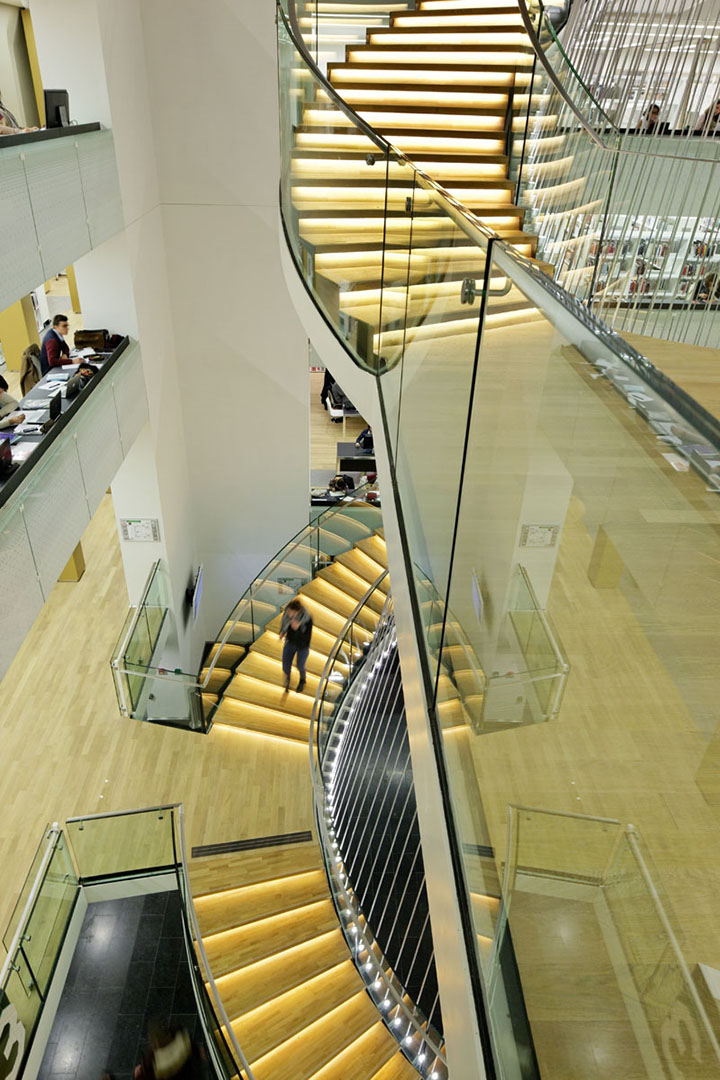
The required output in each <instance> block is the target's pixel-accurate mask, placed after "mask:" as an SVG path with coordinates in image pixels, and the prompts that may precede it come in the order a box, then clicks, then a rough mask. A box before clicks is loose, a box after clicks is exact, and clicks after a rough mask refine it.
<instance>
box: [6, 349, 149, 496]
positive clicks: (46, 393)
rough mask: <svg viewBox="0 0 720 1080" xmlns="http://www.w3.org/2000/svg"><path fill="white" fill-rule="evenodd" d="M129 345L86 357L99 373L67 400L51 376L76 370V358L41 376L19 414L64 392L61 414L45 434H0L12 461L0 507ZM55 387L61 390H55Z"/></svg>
mask: <svg viewBox="0 0 720 1080" xmlns="http://www.w3.org/2000/svg"><path fill="white" fill-rule="evenodd" d="M128 344H129V338H127V337H124V338H123V339H122V340H121V342H120V344H119V345H118V346H117V348H115V349H113V350H112V351H111V352H105V353H97V354H96V356H97V359H92V360H90V359H89V358H88V361H87V362H89V363H91V364H92V365H93V366H94V367H97V368H98V369H99V370H98V373H97V375H95V376H94V377H93V378H92V379H91V380H90V382H89V383H88V384H87V385H86V386H85V387H83V389H82V390H81V391H80V392H79V393H78V394H77V396H76V397H74V398H72V399H71V400H70V401H68V400H67V399H66V398H65V397H64V391H63V389H62V388H63V386H64V382H63V383H57V382H56V381H55V380H54V379H53V376H57V374H58V373H59V372H74V371H76V370H77V363H78V360H79V357H75V358H73V357H71V358H70V363H69V364H65V365H63V366H62V367H58V368H51V369H50V371H49V372H48V373H47V375H44V376H43V378H42V379H41V380H40V382H38V383H37V384H36V385H35V386H34V387H33V388H32V390H31V391H30V393H29V394H26V395H25V397H24V398H23V399H22V401H21V402H20V406H19V407H20V410H21V411H22V412H27V411H28V410H29V409H30V407H31V405H32V402H33V401H39V400H42V399H46V398H49V397H50V396H51V395H52V394H56V393H58V392H61V393H63V397H62V399H61V403H60V415H59V416H58V418H57V420H56V421H55V423H54V424H53V425H52V427H50V429H49V430H48V431H46V432H44V433H40V434H18V433H17V432H16V431H15V430H14V429H13V428H7V429H4V430H3V431H1V432H0V436H1V437H2V438H3V440H5V439H6V438H7V437H8V436H10V437H9V438H8V439H7V441H9V442H10V452H11V454H12V460H13V468H12V472H10V473H9V474H8V475H6V476H3V475H0V507H2V506H4V505H5V503H6V502H7V501H8V499H9V498H10V496H11V495H12V494H13V492H15V491H17V489H18V488H19V487H20V486H21V485H22V484H23V482H24V481H25V480H27V478H28V476H29V475H30V473H31V472H32V470H33V468H34V467H35V466H36V465H38V464H39V463H40V462H41V461H42V459H43V457H44V455H45V454H46V453H47V451H48V450H49V449H50V447H51V446H52V444H53V443H54V442H55V440H56V439H57V437H58V435H59V434H60V433H61V432H62V431H64V430H65V428H66V427H67V426H68V424H70V423H72V421H73V418H74V417H75V416H77V414H78V412H79V411H80V409H82V407H83V405H84V404H85V402H86V401H87V400H88V398H89V397H90V396H91V395H92V394H93V392H94V391H95V390H96V389H97V387H98V386H99V385H100V383H101V382H102V381H103V379H105V378H106V377H107V375H108V373H109V372H110V371H112V369H113V367H114V366H115V364H116V363H117V362H118V360H119V359H120V357H121V356H122V354H123V353H124V351H125V349H126V348H127V347H128ZM58 387H59V388H60V390H58Z"/></svg>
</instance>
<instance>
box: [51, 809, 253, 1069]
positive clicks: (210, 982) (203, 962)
mask: <svg viewBox="0 0 720 1080" xmlns="http://www.w3.org/2000/svg"><path fill="white" fill-rule="evenodd" d="M160 810H175V811H176V813H177V822H178V826H177V840H178V847H179V852H177V851H176V858H177V855H178V854H179V856H180V861H179V866H180V869H181V872H182V876H183V882H184V885H185V899H186V901H187V902H186V904H184V905H183V906H184V910H185V913H186V915H187V916H188V919H189V921H190V930H191V933H192V937H193V939H194V942H195V949H196V954H197V956H198V957H199V960H200V966H201V968H202V977H203V980H204V982H205V984H206V986H207V987H209V990H210V996H211V997H212V1000H213V1007H214V1009H215V1011H216V1015H217V1019H218V1020H219V1025H218V1026H219V1027H224V1030H225V1031H226V1033H227V1036H228V1039H229V1040H230V1043H231V1045H232V1048H233V1050H234V1052H235V1054H236V1055H237V1063H238V1064H240V1065H241V1066H242V1068H243V1069H244V1071H245V1073H246V1075H247V1077H248V1080H254V1076H253V1073H252V1069H251V1068H250V1066H249V1065H248V1063H247V1060H246V1058H245V1055H244V1054H243V1052H242V1049H241V1047H240V1044H239V1043H238V1041H237V1038H236V1036H235V1032H234V1031H233V1028H232V1025H231V1023H230V1020H229V1018H228V1015H227V1013H226V1011H225V1007H224V1005H223V1003H222V999H221V998H220V994H219V992H218V989H217V985H216V983H215V979H214V978H213V974H212V970H211V968H210V963H209V961H208V958H207V953H206V952H205V946H204V944H203V940H202V934H201V933H200V926H199V924H198V919H197V913H196V911H195V905H194V903H193V894H192V888H191V885H190V874H189V870H188V860H187V848H186V844H185V812H184V808H183V804H182V803H178V802H174V803H163V804H162V805H160V806H142V807H138V808H137V809H135V810H120V811H117V810H109V811H106V812H105V813H102V814H83V815H81V816H79V817H71V818H67V819H66V822H65V824H66V825H74V824H78V823H79V822H84V821H98V820H101V819H103V818H121V817H132V816H133V815H134V814H153V813H157V812H158V811H160ZM55 827H57V826H55ZM69 839H70V841H71V843H72V838H69ZM188 959H189V958H188ZM211 1034H212V1033H211V1032H208V1035H211Z"/></svg>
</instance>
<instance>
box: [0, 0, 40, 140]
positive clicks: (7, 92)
mask: <svg viewBox="0 0 720 1080" xmlns="http://www.w3.org/2000/svg"><path fill="white" fill-rule="evenodd" d="M0 95H1V96H2V100H3V102H4V103H5V105H7V107H8V109H9V110H10V112H12V113H14V114H15V116H16V117H17V119H18V120H19V121H20V123H21V124H22V123H25V124H28V125H30V124H37V122H38V117H37V107H36V105H35V96H34V94H33V85H32V78H31V75H30V64H29V62H28V55H27V47H26V45H25V32H24V30H23V26H22V19H21V17H20V11H19V9H18V8H17V7H15V6H13V5H10V4H3V3H0Z"/></svg>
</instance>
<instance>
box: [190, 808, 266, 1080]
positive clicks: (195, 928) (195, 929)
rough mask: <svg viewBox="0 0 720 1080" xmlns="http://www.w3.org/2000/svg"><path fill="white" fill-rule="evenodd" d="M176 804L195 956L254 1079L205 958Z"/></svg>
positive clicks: (239, 1058) (245, 1067) (242, 1063)
mask: <svg viewBox="0 0 720 1080" xmlns="http://www.w3.org/2000/svg"><path fill="white" fill-rule="evenodd" d="M177 805H178V834H179V840H180V866H181V869H182V875H183V881H184V883H185V893H186V896H187V899H188V903H187V906H186V911H187V912H188V914H189V916H190V923H191V929H192V935H193V937H194V939H195V949H196V952H197V956H198V958H199V960H200V965H201V967H202V969H203V977H204V979H205V984H206V986H208V987H209V989H210V995H211V997H212V1000H213V1003H214V1007H215V1010H216V1015H217V1018H218V1019H219V1020H220V1022H221V1024H222V1026H223V1027H224V1030H225V1033H226V1035H227V1037H228V1039H229V1040H230V1043H231V1045H232V1048H233V1050H234V1051H235V1054H236V1060H237V1063H238V1064H239V1065H240V1066H241V1067H242V1069H243V1070H244V1072H245V1075H246V1076H247V1077H248V1080H255V1077H254V1076H253V1071H252V1069H251V1068H250V1066H249V1065H248V1062H247V1058H246V1057H245V1055H244V1053H243V1052H242V1049H241V1047H240V1044H239V1042H238V1041H237V1038H236V1035H235V1032H234V1031H233V1027H232V1024H231V1023H230V1019H229V1017H228V1014H227V1012H226V1011H225V1006H224V1005H223V1003H222V998H221V997H220V994H219V992H218V988H217V984H216V983H215V979H214V978H213V973H212V970H211V968H210V963H209V961H208V958H207V953H206V952H205V946H204V944H203V939H202V934H201V933H200V926H199V924H198V919H197V913H196V911H195V904H194V903H193V894H192V888H191V886H190V874H189V871H188V862H187V848H186V846H185V818H184V811H183V805H182V803H180V804H177Z"/></svg>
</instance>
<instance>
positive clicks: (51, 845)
mask: <svg viewBox="0 0 720 1080" xmlns="http://www.w3.org/2000/svg"><path fill="white" fill-rule="evenodd" d="M61 836H62V829H61V828H60V826H59V825H58V823H57V821H54V822H53V823H52V825H51V826H50V830H49V832H48V834H47V837H46V842H47V847H46V849H45V851H44V853H43V857H42V859H41V861H40V866H39V867H38V870H37V873H36V875H35V880H34V881H33V883H32V886H31V888H30V892H29V894H28V898H27V900H26V902H25V906H24V908H23V911H22V915H21V916H20V920H19V922H18V927H17V930H16V931H15V934H14V935H13V939H12V942H11V943H10V945H9V946H8V949H7V956H6V957H5V961H4V962H3V966H2V968H0V988H2V987H3V986H4V985H5V980H6V979H7V978H8V976H9V974H10V971H11V970H12V965H13V963H14V960H15V955H16V953H17V951H18V949H19V948H20V944H21V942H22V938H23V934H24V932H25V928H26V926H27V922H28V919H29V918H30V916H31V915H32V911H33V908H34V907H35V901H36V900H37V898H38V894H39V892H40V889H41V888H42V886H43V882H44V881H45V874H46V872H47V868H48V866H49V864H50V860H51V859H52V857H53V855H54V853H55V849H56V847H57V844H58V840H59V839H60V837H61Z"/></svg>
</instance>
